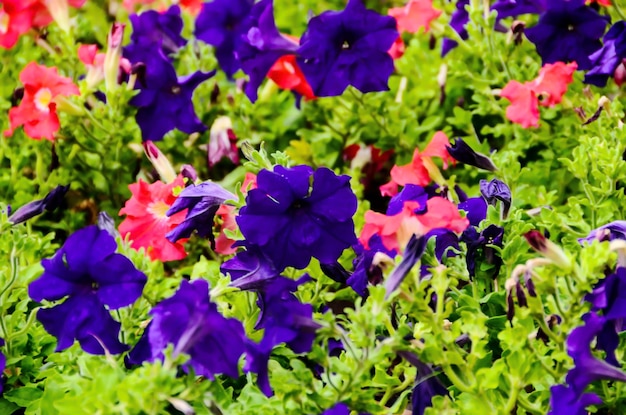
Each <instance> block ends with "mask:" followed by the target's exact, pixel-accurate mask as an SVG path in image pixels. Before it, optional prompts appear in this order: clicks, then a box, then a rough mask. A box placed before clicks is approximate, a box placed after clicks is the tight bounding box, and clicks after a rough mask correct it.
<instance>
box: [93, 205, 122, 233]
mask: <svg viewBox="0 0 626 415" xmlns="http://www.w3.org/2000/svg"><path fill="white" fill-rule="evenodd" d="M98 228H100V229H101V230H103V231H107V232H108V233H109V235H111V236H112V237H114V238H117V237H118V236H120V233H119V232H118V231H117V228H116V227H115V221H114V220H113V218H112V217H111V216H109V214H108V213H106V212H104V211H102V212H100V213H98Z"/></svg>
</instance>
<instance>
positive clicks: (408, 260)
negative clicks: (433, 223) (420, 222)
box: [385, 234, 432, 298]
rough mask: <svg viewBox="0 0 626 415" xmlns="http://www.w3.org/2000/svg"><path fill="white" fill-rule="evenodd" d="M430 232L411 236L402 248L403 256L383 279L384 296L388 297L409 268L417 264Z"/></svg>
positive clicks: (407, 272) (402, 279)
mask: <svg viewBox="0 0 626 415" xmlns="http://www.w3.org/2000/svg"><path fill="white" fill-rule="evenodd" d="M431 235H432V234H426V235H425V236H419V237H418V236H417V235H413V236H411V239H410V240H409V243H408V244H407V245H406V248H405V249H404V256H403V257H402V261H400V263H399V264H398V266H396V267H395V268H394V269H393V270H392V271H391V273H390V274H389V276H388V277H387V280H386V281H385V298H388V297H389V296H391V294H393V293H394V292H395V291H396V290H397V289H398V287H399V286H400V284H401V283H402V281H404V278H406V276H407V275H408V274H409V272H410V271H411V269H412V268H413V267H414V266H415V264H417V261H419V260H420V258H421V257H422V255H423V254H424V251H425V250H426V242H428V238H429V237H430V236H431Z"/></svg>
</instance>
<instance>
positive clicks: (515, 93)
mask: <svg viewBox="0 0 626 415" xmlns="http://www.w3.org/2000/svg"><path fill="white" fill-rule="evenodd" d="M577 67H578V65H577V64H576V62H572V63H568V64H565V63H563V62H556V63H553V64H551V63H549V64H546V65H544V66H543V68H541V70H540V71H539V76H538V77H537V78H536V79H534V80H532V81H529V82H525V83H523V84H522V83H519V82H518V81H509V83H508V84H506V86H505V87H504V88H503V89H502V91H501V92H500V96H501V97H503V98H506V99H508V100H509V101H510V102H511V105H509V107H508V108H507V109H506V117H507V118H508V119H509V120H510V121H512V122H514V123H517V124H520V125H521V126H522V127H524V128H528V127H538V126H539V105H542V106H544V107H553V106H554V105H556V104H558V103H559V102H561V101H562V100H563V95H565V93H566V92H567V86H568V85H569V84H571V83H572V81H573V75H574V72H575V71H576V69H577Z"/></svg>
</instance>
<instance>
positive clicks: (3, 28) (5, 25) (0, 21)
mask: <svg viewBox="0 0 626 415" xmlns="http://www.w3.org/2000/svg"><path fill="white" fill-rule="evenodd" d="M10 20H11V19H10V18H9V15H8V14H6V12H5V11H4V10H0V33H2V34H3V35H4V34H6V32H8V31H9V23H10Z"/></svg>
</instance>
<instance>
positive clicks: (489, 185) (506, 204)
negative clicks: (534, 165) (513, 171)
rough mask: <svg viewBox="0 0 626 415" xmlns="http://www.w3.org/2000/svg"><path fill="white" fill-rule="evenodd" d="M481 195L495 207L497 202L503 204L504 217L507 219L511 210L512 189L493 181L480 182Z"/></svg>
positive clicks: (500, 182)
mask: <svg viewBox="0 0 626 415" xmlns="http://www.w3.org/2000/svg"><path fill="white" fill-rule="evenodd" d="M480 193H481V194H482V195H483V197H484V198H485V200H486V201H487V203H489V204H490V205H493V206H495V205H496V203H497V201H498V200H499V201H501V202H502V216H503V217H505V218H506V217H507V215H508V213H509V209H510V208H511V200H512V197H511V189H509V186H507V185H506V183H504V182H502V181H500V180H498V179H493V180H491V181H490V182H488V181H487V180H481V181H480Z"/></svg>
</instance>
